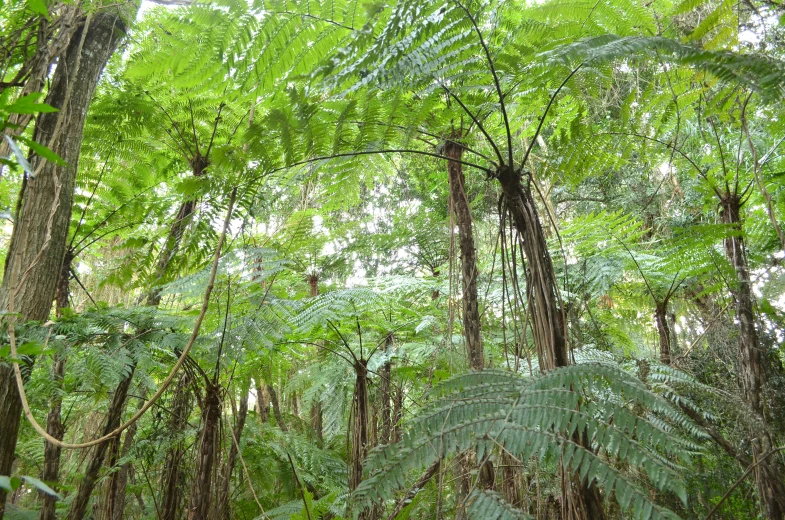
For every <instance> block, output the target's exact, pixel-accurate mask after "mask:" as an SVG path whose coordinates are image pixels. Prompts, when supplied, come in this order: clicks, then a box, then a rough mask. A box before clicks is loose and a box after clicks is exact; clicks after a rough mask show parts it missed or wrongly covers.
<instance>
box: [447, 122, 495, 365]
mask: <svg viewBox="0 0 785 520" xmlns="http://www.w3.org/2000/svg"><path fill="white" fill-rule="evenodd" d="M459 137H460V134H458V133H457V132H454V133H453V139H458V138H459ZM463 150H464V148H463V146H461V145H460V144H458V143H456V142H455V141H448V142H446V143H445V145H444V155H445V156H447V157H449V158H451V159H454V160H452V161H448V162H447V173H448V178H449V183H450V199H451V201H452V207H453V212H454V213H455V224H456V225H457V226H458V238H459V240H458V244H459V247H460V250H461V282H462V287H463V295H462V300H461V301H462V302H463V334H464V337H465V338H466V350H467V353H468V355H469V367H470V368H471V369H472V370H482V369H483V367H484V365H485V361H484V355H483V347H482V337H481V335H480V328H481V327H480V310H479V302H478V298H477V276H478V274H479V272H478V270H477V249H476V248H475V246H474V230H473V224H472V213H471V207H470V206H469V197H468V196H467V194H466V178H465V176H464V175H463V165H462V164H461V163H459V162H456V161H460V160H461V158H462V157H463Z"/></svg>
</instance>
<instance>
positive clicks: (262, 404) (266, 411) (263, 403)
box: [256, 380, 270, 423]
mask: <svg viewBox="0 0 785 520" xmlns="http://www.w3.org/2000/svg"><path fill="white" fill-rule="evenodd" d="M256 413H258V414H259V420H260V421H261V422H262V423H266V422H267V421H268V420H269V418H268V417H269V415H270V393H269V392H268V390H267V385H266V384H265V383H264V381H261V380H257V381H256Z"/></svg>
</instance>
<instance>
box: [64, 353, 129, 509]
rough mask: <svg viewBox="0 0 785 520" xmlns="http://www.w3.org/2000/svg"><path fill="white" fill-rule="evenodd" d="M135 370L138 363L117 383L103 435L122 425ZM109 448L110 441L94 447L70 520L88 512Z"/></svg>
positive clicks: (72, 504) (72, 506) (75, 498)
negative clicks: (126, 399)
mask: <svg viewBox="0 0 785 520" xmlns="http://www.w3.org/2000/svg"><path fill="white" fill-rule="evenodd" d="M135 371H136V365H132V366H131V367H130V370H129V372H128V374H127V375H126V376H125V377H123V379H122V380H121V381H120V384H118V385H117V388H116V389H115V391H114V395H113V396H112V402H111V403H110V405H109V410H107V414H106V426H105V427H104V431H103V434H102V435H106V434H108V433H109V432H111V431H112V430H114V429H115V428H117V427H118V426H120V421H121V420H122V418H123V408H124V406H125V398H126V396H127V395H128V389H129V387H130V386H131V381H132V380H133V377H134V372H135ZM108 449H109V442H104V443H102V444H99V445H98V446H96V447H95V448H93V452H92V454H91V455H90V461H89V462H88V463H87V468H86V469H85V474H84V478H83V479H82V482H81V483H80V484H79V488H78V489H77V491H76V496H75V497H74V500H73V502H71V509H70V511H69V513H68V519H69V520H82V518H84V516H85V512H87V505H88V503H89V502H90V495H92V493H93V489H95V484H96V481H97V480H98V473H99V472H100V470H101V467H102V466H103V464H104V459H105V458H106V452H107V450H108Z"/></svg>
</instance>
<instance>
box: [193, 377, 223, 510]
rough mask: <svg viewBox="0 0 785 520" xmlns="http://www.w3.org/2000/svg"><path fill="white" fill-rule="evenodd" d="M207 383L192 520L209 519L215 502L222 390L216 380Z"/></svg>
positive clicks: (203, 401)
mask: <svg viewBox="0 0 785 520" xmlns="http://www.w3.org/2000/svg"><path fill="white" fill-rule="evenodd" d="M205 379H206V378H205ZM205 383H206V385H205V386H206V388H205V392H204V397H203V398H202V399H201V406H202V430H201V433H200V434H199V445H198V451H197V454H196V457H197V458H196V471H195V473H194V475H195V478H194V480H193V483H192V484H191V491H190V493H189V495H190V501H189V504H188V514H187V518H188V520H207V518H208V517H209V514H210V506H211V504H212V499H213V489H212V483H213V479H214V476H215V475H214V473H215V459H216V453H217V450H218V440H219V439H218V433H219V428H220V423H221V387H220V385H219V384H218V383H217V381H214V380H213V381H205Z"/></svg>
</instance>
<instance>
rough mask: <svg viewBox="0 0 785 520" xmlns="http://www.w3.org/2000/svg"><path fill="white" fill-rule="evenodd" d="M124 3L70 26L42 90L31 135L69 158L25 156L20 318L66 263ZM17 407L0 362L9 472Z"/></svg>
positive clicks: (47, 294)
mask: <svg viewBox="0 0 785 520" xmlns="http://www.w3.org/2000/svg"><path fill="white" fill-rule="evenodd" d="M129 5H131V4H120V5H118V6H116V7H112V8H109V9H107V10H105V11H101V12H100V13H98V14H96V15H94V16H93V17H92V18H91V19H89V20H90V25H89V27H85V26H82V27H80V28H79V29H78V30H76V31H75V33H74V37H73V38H72V39H71V40H70V43H69V45H68V47H67V49H66V51H65V54H64V55H63V56H62V59H61V60H62V66H59V67H57V71H56V72H55V75H54V78H53V80H52V86H51V88H50V90H49V94H48V95H47V97H46V102H47V103H48V104H50V105H52V106H54V107H56V108H59V109H60V112H53V113H47V114H41V115H40V116H39V117H38V120H37V123H36V128H35V132H34V134H33V138H34V139H35V141H37V142H38V143H41V144H44V145H46V146H47V147H48V148H49V149H50V150H52V151H54V152H55V153H57V154H58V155H60V157H62V159H63V160H64V161H65V162H66V164H67V165H66V166H58V165H56V164H54V163H51V162H48V161H46V160H44V159H42V158H41V157H39V156H36V155H33V156H32V157H31V160H30V163H31V166H32V168H33V170H34V172H35V173H36V175H35V178H30V179H27V182H26V188H25V191H24V194H23V199H22V203H21V210H20V212H19V214H18V215H16V225H15V226H14V230H13V233H12V236H11V243H10V247H9V249H8V255H7V257H6V262H5V270H4V275H3V283H2V286H0V308H2V309H8V308H9V299H10V296H13V300H14V312H16V313H18V316H19V319H20V321H27V320H40V321H45V320H46V319H47V318H48V317H49V313H50V310H51V307H52V300H53V299H54V296H55V289H56V284H57V280H58V278H59V277H58V276H57V275H58V274H59V273H60V269H61V267H62V265H63V255H64V253H65V245H66V240H67V236H68V227H69V223H70V219H71V207H72V205H73V196H74V183H75V179H76V168H77V165H78V163H79V151H80V149H81V145H82V135H83V131H84V122H85V116H86V114H87V107H88V106H89V104H90V100H91V99H92V97H93V92H94V90H95V86H96V84H97V83H98V78H99V77H100V75H101V72H102V71H103V68H104V65H105V64H106V62H107V61H108V60H109V58H110V57H111V55H112V53H113V52H114V50H115V48H116V47H117V45H118V43H119V42H120V40H121V38H122V37H123V35H124V32H125V29H126V23H125V19H127V18H128V17H129V16H132V13H130V12H126V13H123V10H126V11H132V10H131V9H130V8H129ZM134 11H135V9H134ZM123 15H125V17H124V16H123ZM82 23H84V20H83V22H82ZM17 285H18V287H15V286H17ZM12 293H14V294H13V295H12ZM21 410H22V406H21V401H20V398H19V393H18V391H17V388H16V381H15V378H14V372H13V369H12V367H10V366H8V365H0V417H2V418H3V420H2V421H0V475H9V474H10V473H11V465H12V463H13V459H14V450H15V448H16V439H17V436H18V433H19V417H20V414H21ZM5 498H6V493H5V492H4V491H0V518H2V516H3V511H4V509H5Z"/></svg>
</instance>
